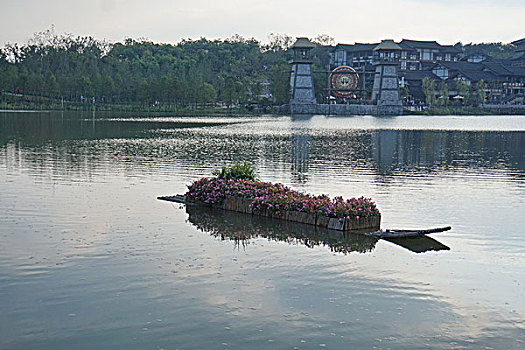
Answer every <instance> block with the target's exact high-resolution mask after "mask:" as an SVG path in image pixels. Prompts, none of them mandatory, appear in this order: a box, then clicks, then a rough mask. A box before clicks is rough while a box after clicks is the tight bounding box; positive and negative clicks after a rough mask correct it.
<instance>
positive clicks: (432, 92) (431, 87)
mask: <svg viewBox="0 0 525 350" xmlns="http://www.w3.org/2000/svg"><path fill="white" fill-rule="evenodd" d="M421 87H422V89H423V93H424V94H425V101H426V103H427V105H429V106H432V105H434V104H435V102H436V83H435V81H434V80H432V79H430V78H428V77H425V78H423V81H422V85H421Z"/></svg>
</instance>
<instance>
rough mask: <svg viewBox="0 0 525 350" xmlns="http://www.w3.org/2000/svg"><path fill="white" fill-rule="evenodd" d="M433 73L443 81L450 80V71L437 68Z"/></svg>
mask: <svg viewBox="0 0 525 350" xmlns="http://www.w3.org/2000/svg"><path fill="white" fill-rule="evenodd" d="M432 73H434V74H435V75H437V76H438V77H440V78H441V79H443V80H445V79H448V69H446V68H443V67H437V68H434V69H432Z"/></svg>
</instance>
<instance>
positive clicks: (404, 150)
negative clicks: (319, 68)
mask: <svg viewBox="0 0 525 350" xmlns="http://www.w3.org/2000/svg"><path fill="white" fill-rule="evenodd" d="M234 160H246V161H250V162H252V163H253V164H254V165H255V166H256V167H257V169H258V172H259V175H260V178H261V179H263V180H267V181H274V182H282V183H285V184H286V185H289V186H291V187H293V188H295V189H298V190H301V191H306V192H309V193H315V194H321V193H326V194H329V195H330V196H337V195H342V196H344V197H354V196H362V195H364V196H367V197H371V198H373V199H374V200H375V202H376V203H377V206H378V208H379V209H380V210H381V212H382V227H383V228H431V227H439V226H448V225H450V226H452V230H451V231H448V232H444V233H437V234H432V235H431V237H432V239H429V240H425V241H397V242H391V241H385V240H379V241H377V240H375V239H370V238H365V237H362V236H356V235H342V234H338V233H334V232H331V233H330V232H328V233H326V232H319V231H316V230H315V229H314V228H312V227H309V226H301V225H293V224H289V223H286V222H277V221H275V220H273V221H272V220H269V219H264V218H255V217H251V216H244V215H241V214H235V213H226V212H220V211H212V210H201V209H199V208H188V209H186V208H184V207H181V206H179V205H176V204H172V203H169V202H163V201H159V200H157V199H156V197H157V196H160V195H172V194H177V193H183V192H185V189H186V185H187V184H189V183H191V181H193V180H195V179H198V178H200V177H202V176H208V175H210V174H211V171H212V170H213V169H216V168H219V167H221V166H223V165H228V164H231V163H232V162H233V161H234ZM0 192H1V195H0V213H1V214H0V217H1V219H0V348H1V349H294V348H297V349H319V348H327V349H423V348H428V349H450V348H454V349H525V117H523V116H508V117H507V116H497V117H482V116H473V117H463V116H462V117H455V116H439V117H428V116H403V117H388V118H387V117H383V118H379V117H370V116H359V117H325V116H313V117H311V118H306V117H294V118H291V117H279V116H262V117H259V116H257V117H244V118H233V117H231V118H230V117H176V116H172V115H144V114H135V115H131V114H122V113H120V114H119V113H108V114H103V113H97V114H93V113H86V112H84V113H67V112H66V113H60V112H58V113H8V112H2V113H0Z"/></svg>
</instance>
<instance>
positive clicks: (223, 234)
mask: <svg viewBox="0 0 525 350" xmlns="http://www.w3.org/2000/svg"><path fill="white" fill-rule="evenodd" d="M186 212H187V213H188V215H189V221H190V222H191V223H192V224H194V225H195V226H196V227H197V228H198V229H199V230H202V231H204V232H207V233H210V234H211V235H213V236H215V237H219V238H221V239H229V240H232V241H234V242H236V244H239V245H243V246H246V245H247V244H249V242H250V239H251V238H255V237H262V238H266V239H268V240H275V241H282V242H287V243H291V244H303V245H305V246H307V247H310V248H313V247H315V246H328V247H329V248H330V250H331V251H332V252H337V253H344V254H347V253H351V252H359V253H366V252H371V251H372V250H373V249H374V248H375V244H376V242H377V239H376V238H372V237H367V236H365V235H362V234H358V233H343V232H338V231H334V230H328V229H323V228H320V227H315V226H312V225H306V224H300V223H295V222H289V221H284V220H277V219H272V218H266V217H260V216H256V215H247V214H241V213H236V212H230V211H225V210H218V209H211V208H207V207H200V206H192V205H188V206H187V207H186Z"/></svg>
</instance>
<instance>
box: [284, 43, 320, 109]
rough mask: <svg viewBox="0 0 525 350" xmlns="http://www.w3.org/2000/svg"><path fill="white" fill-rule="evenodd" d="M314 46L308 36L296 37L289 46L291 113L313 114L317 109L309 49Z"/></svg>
mask: <svg viewBox="0 0 525 350" xmlns="http://www.w3.org/2000/svg"><path fill="white" fill-rule="evenodd" d="M314 47H315V44H313V43H312V42H311V41H310V40H308V38H297V41H296V42H295V43H294V44H293V45H292V46H291V49H292V50H293V58H292V60H290V64H291V65H292V72H291V75H290V96H291V98H290V112H291V113H292V114H314V113H316V109H317V101H316V100H315V92H314V81H313V78H312V59H311V58H310V50H311V49H313V48H314Z"/></svg>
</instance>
